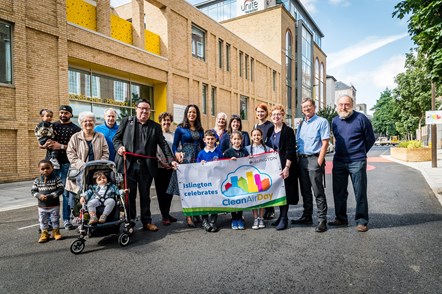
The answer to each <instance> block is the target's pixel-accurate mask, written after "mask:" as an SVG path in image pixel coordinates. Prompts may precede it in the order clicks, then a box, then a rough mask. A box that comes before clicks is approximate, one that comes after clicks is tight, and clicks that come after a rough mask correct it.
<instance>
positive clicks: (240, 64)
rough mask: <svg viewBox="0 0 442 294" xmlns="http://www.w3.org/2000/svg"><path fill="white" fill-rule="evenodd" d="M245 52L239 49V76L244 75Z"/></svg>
mask: <svg viewBox="0 0 442 294" xmlns="http://www.w3.org/2000/svg"><path fill="white" fill-rule="evenodd" d="M243 55H244V53H242V51H239V76H240V77H242V67H243V65H242V59H243Z"/></svg>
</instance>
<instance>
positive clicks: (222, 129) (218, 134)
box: [213, 112, 227, 147]
mask: <svg viewBox="0 0 442 294" xmlns="http://www.w3.org/2000/svg"><path fill="white" fill-rule="evenodd" d="M213 130H214V131H215V138H216V143H215V144H216V146H217V147H218V146H220V142H221V140H222V138H223V136H224V135H225V134H226V133H227V114H225V113H224V112H219V113H218V114H217V115H216V124H215V127H214V128H213Z"/></svg>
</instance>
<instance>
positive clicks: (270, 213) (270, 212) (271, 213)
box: [264, 207, 275, 220]
mask: <svg viewBox="0 0 442 294" xmlns="http://www.w3.org/2000/svg"><path fill="white" fill-rule="evenodd" d="M274 217H275V209H274V208H273V207H267V208H266V209H265V212H264V219H265V220H271V219H273V218H274Z"/></svg>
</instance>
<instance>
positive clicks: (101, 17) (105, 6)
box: [97, 0, 111, 36]
mask: <svg viewBox="0 0 442 294" xmlns="http://www.w3.org/2000/svg"><path fill="white" fill-rule="evenodd" d="M110 18H111V8H110V0H97V31H98V32H99V33H101V34H103V35H106V36H110V35H111V19H110Z"/></svg>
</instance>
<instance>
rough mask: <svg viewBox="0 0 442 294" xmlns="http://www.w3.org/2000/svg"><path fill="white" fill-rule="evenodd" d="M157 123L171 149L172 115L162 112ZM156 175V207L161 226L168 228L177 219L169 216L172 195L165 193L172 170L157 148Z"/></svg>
mask: <svg viewBox="0 0 442 294" xmlns="http://www.w3.org/2000/svg"><path fill="white" fill-rule="evenodd" d="M158 121H159V122H160V124H161V129H162V130H163V135H164V138H165V139H166V142H167V144H169V147H170V149H172V144H173V135H174V133H173V132H172V130H171V129H170V126H171V125H172V122H173V115H172V114H170V113H168V112H163V113H161V114H160V115H159V116H158ZM157 155H158V173H157V176H156V177H155V189H156V190H157V198H158V205H159V206H160V211H161V216H162V217H163V225H165V226H168V225H170V224H171V223H173V222H176V221H177V219H176V218H175V217H173V216H171V215H170V214H169V212H170V205H171V203H172V198H173V195H172V194H169V193H167V187H168V186H169V182H170V179H171V177H172V172H173V168H172V167H171V166H170V164H169V161H170V158H169V161H168V158H167V157H166V155H164V152H163V151H162V150H161V148H160V147H159V146H158V151H157Z"/></svg>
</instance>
